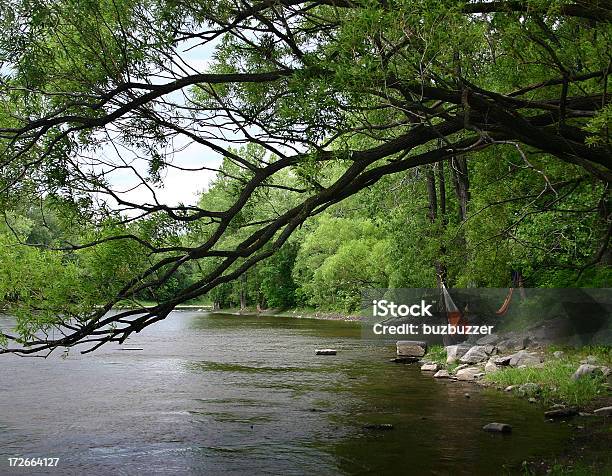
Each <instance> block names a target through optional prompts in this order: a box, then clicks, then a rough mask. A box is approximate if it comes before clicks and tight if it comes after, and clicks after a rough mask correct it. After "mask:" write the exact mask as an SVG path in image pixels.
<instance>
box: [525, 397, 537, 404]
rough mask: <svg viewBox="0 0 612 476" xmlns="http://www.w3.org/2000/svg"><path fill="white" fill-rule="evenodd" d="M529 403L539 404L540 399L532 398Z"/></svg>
mask: <svg viewBox="0 0 612 476" xmlns="http://www.w3.org/2000/svg"><path fill="white" fill-rule="evenodd" d="M527 401H528V402H529V403H538V399H537V398H533V397H530V398H529V399H528V400H527Z"/></svg>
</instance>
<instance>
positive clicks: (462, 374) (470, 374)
mask: <svg viewBox="0 0 612 476" xmlns="http://www.w3.org/2000/svg"><path fill="white" fill-rule="evenodd" d="M480 373H481V370H480V369H479V368H478V367H467V368H465V369H461V370H459V371H457V374H456V375H457V379H458V380H476V376H477V375H478V374H480Z"/></svg>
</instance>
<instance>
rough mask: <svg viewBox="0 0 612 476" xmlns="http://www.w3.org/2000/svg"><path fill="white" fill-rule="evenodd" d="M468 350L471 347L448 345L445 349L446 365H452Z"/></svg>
mask: <svg viewBox="0 0 612 476" xmlns="http://www.w3.org/2000/svg"><path fill="white" fill-rule="evenodd" d="M470 348H471V346H470V345H467V344H457V345H449V346H448V347H446V363H447V364H454V363H455V362H457V361H458V360H459V359H460V358H461V357H463V356H464V355H465V353H466V352H467V351H468V350H470Z"/></svg>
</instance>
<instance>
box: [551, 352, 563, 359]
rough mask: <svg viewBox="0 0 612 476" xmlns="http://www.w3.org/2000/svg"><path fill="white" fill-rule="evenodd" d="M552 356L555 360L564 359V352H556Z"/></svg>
mask: <svg viewBox="0 0 612 476" xmlns="http://www.w3.org/2000/svg"><path fill="white" fill-rule="evenodd" d="M553 356H554V357H555V359H560V358H562V357H565V352H563V351H562V350H558V351H556V352H553Z"/></svg>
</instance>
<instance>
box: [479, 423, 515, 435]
mask: <svg viewBox="0 0 612 476" xmlns="http://www.w3.org/2000/svg"><path fill="white" fill-rule="evenodd" d="M482 429H483V430H484V431H490V432H493V433H511V432H512V427H511V426H510V425H508V424H507V423H489V424H487V425H485V426H483V427H482Z"/></svg>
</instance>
